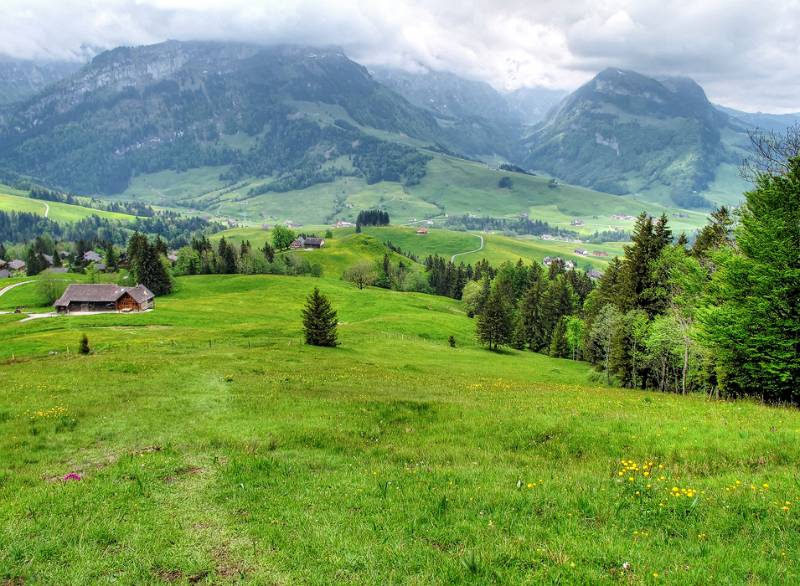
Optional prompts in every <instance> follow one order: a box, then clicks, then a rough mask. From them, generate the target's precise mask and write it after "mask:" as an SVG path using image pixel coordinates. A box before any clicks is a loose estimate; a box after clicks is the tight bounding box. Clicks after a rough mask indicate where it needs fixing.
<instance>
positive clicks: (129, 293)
mask: <svg viewBox="0 0 800 586" xmlns="http://www.w3.org/2000/svg"><path fill="white" fill-rule="evenodd" d="M155 305H156V304H155V295H153V292H152V291H150V290H149V289H148V288H147V287H145V286H144V285H137V286H136V287H121V286H119V285H114V284H99V285H70V286H69V287H67V290H66V291H64V294H63V295H62V296H61V297H60V298H59V299H58V300H57V301H56V302H55V303H54V304H53V307H55V309H56V311H57V312H58V313H72V312H75V311H81V312H83V311H91V312H123V313H129V312H132V311H145V310H148V309H153V308H154V307H155Z"/></svg>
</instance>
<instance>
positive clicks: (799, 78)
mask: <svg viewBox="0 0 800 586" xmlns="http://www.w3.org/2000/svg"><path fill="white" fill-rule="evenodd" d="M169 38H172V39H181V40H189V39H213V40H240V41H248V42H259V43H277V42H288V43H302V44H313V45H338V46H341V47H342V48H343V49H344V50H345V51H346V52H347V53H348V54H349V55H350V56H351V57H353V58H354V59H356V60H358V61H360V62H362V63H365V64H367V65H392V66H398V67H404V68H406V69H412V70H413V69H422V68H431V69H437V70H449V71H453V72H454V73H457V74H459V75H462V76H464V77H468V78H471V79H479V80H484V81H487V82H489V83H491V84H493V85H494V86H495V87H497V88H499V89H504V88H505V89H515V88H516V87H520V86H544V87H549V88H559V89H573V88H574V87H576V86H577V85H579V84H580V83H582V82H584V81H586V80H588V79H589V78H590V77H591V76H592V75H594V73H596V72H597V70H599V69H602V68H604V67H607V66H616V67H623V68H628V69H634V70H637V71H641V72H642V73H650V74H670V75H687V76H690V77H693V78H694V79H696V80H697V81H698V82H699V83H701V84H702V85H703V86H704V87H705V88H706V91H707V93H708V94H709V97H710V98H711V99H713V100H715V101H718V102H720V103H724V104H726V105H731V106H734V107H739V108H743V109H750V110H764V111H776V112H780V111H797V110H800V99H798V96H800V65H798V62H800V59H798V56H799V55H800V41H798V39H800V0H761V1H760V2H759V3H758V5H757V6H754V5H753V3H752V2H751V1H750V0H693V1H686V0H606V1H604V2H596V1H593V0H574V1H572V2H569V3H566V2H563V0H558V1H556V0H537V1H530V0H527V1H523V0H494V1H491V0H463V1H460V2H457V3H454V2H452V1H447V0H428V1H424V0H394V1H388V0H372V1H370V0H351V1H347V0H327V1H326V0H295V1H290V0H283V1H281V0H260V1H259V0H250V1H248V0H226V1H225V2H220V1H219V0H213V1H212V0H94V1H92V2H87V1H86V0H3V1H2V6H0V53H3V54H9V55H12V56H15V57H23V58H49V59H81V58H83V57H84V56H85V54H86V47H87V46H89V47H97V48H101V49H102V48H111V47H114V46H117V45H123V44H126V45H131V44H145V43H154V42H159V41H162V40H165V39H169Z"/></svg>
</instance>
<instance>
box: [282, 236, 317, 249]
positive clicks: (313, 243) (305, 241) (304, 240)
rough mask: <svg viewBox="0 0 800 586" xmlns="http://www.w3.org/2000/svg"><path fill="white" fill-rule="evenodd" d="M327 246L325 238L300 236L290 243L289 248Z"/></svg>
mask: <svg viewBox="0 0 800 586" xmlns="http://www.w3.org/2000/svg"><path fill="white" fill-rule="evenodd" d="M323 246H325V239H324V238H316V237H314V236H300V237H298V238H296V239H295V240H294V241H293V242H292V243H291V244H290V245H289V248H291V249H292V250H301V249H303V250H308V249H310V248H322V247H323Z"/></svg>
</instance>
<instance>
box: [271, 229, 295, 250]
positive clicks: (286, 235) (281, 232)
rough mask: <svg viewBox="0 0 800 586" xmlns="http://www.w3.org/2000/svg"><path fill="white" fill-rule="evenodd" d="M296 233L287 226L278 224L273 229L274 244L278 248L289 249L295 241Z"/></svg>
mask: <svg viewBox="0 0 800 586" xmlns="http://www.w3.org/2000/svg"><path fill="white" fill-rule="evenodd" d="M294 239H295V234H294V232H292V231H291V230H290V229H289V228H287V227H286V226H281V225H280V224H278V225H277V226H275V227H274V228H273V229H272V245H273V246H274V247H275V249H276V250H287V249H288V248H289V246H290V245H291V244H292V242H294Z"/></svg>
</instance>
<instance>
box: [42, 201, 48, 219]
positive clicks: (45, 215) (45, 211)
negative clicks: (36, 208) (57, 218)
mask: <svg viewBox="0 0 800 586" xmlns="http://www.w3.org/2000/svg"><path fill="white" fill-rule="evenodd" d="M42 203H43V204H44V217H45V218H46V217H47V216H49V215H50V204H48V203H45V202H42Z"/></svg>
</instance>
